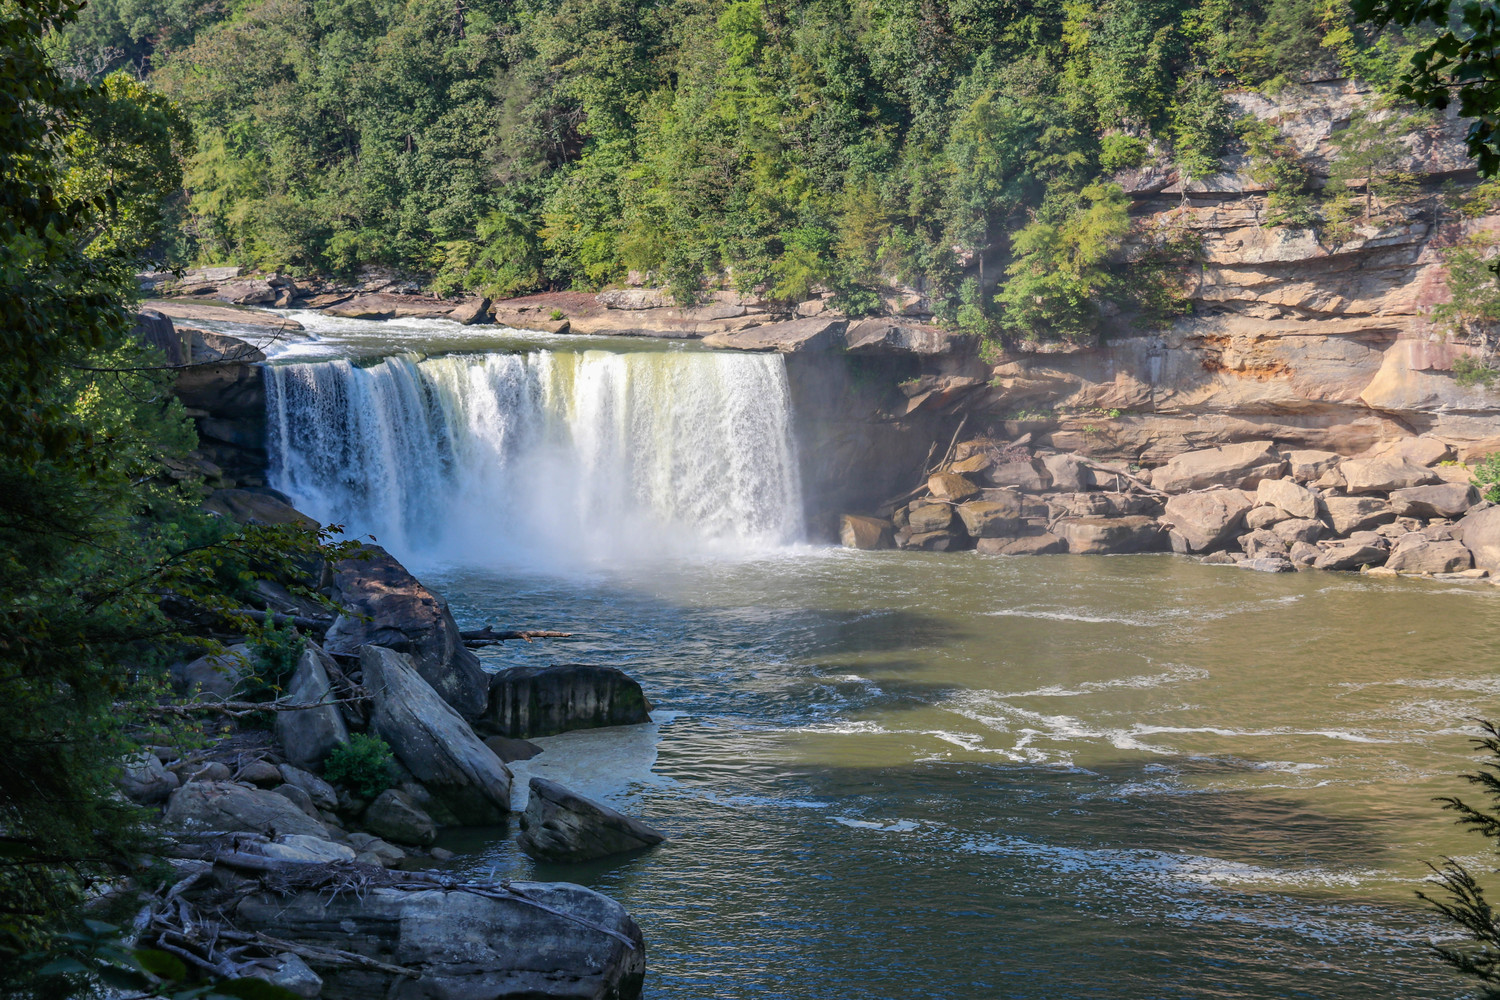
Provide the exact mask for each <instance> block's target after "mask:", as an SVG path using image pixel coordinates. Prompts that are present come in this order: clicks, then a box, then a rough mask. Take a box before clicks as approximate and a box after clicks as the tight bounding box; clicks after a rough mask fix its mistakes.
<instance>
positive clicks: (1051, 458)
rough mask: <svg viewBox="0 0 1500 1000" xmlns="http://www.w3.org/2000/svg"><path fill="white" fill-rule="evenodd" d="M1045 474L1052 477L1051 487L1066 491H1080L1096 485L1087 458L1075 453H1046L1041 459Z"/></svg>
mask: <svg viewBox="0 0 1500 1000" xmlns="http://www.w3.org/2000/svg"><path fill="white" fill-rule="evenodd" d="M1042 465H1043V466H1044V467H1045V468H1046V470H1047V475H1048V476H1049V477H1051V479H1052V488H1053V489H1055V490H1064V491H1066V492H1068V493H1081V492H1085V491H1087V490H1091V489H1093V488H1094V487H1096V486H1097V485H1098V481H1097V480H1096V479H1095V477H1094V469H1093V466H1092V465H1090V464H1089V462H1088V460H1087V459H1084V458H1080V457H1079V456H1077V455H1072V454H1062V455H1047V456H1045V457H1044V458H1043V459H1042Z"/></svg>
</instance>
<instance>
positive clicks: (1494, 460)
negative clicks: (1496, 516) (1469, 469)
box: [1473, 451, 1500, 503]
mask: <svg viewBox="0 0 1500 1000" xmlns="http://www.w3.org/2000/svg"><path fill="white" fill-rule="evenodd" d="M1473 483H1474V485H1475V486H1477V487H1479V493H1480V495H1481V496H1482V497H1484V498H1485V499H1486V500H1488V501H1489V502H1490V503H1500V451H1492V452H1490V453H1489V454H1488V455H1486V456H1484V458H1483V459H1481V460H1480V462H1479V464H1478V465H1476V466H1474V479H1473Z"/></svg>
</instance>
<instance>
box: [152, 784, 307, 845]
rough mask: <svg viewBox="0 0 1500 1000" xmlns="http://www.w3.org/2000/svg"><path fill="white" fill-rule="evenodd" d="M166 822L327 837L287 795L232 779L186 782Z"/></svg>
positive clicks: (221, 829)
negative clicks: (249, 785) (249, 786)
mask: <svg viewBox="0 0 1500 1000" xmlns="http://www.w3.org/2000/svg"><path fill="white" fill-rule="evenodd" d="M165 822H166V824H167V826H168V827H170V828H172V829H177V830H194V831H200V830H201V831H213V832H219V833H263V834H265V835H266V836H267V837H272V838H274V837H277V836H280V835H282V834H288V833H300V834H306V835H307V836H309V837H319V838H326V837H327V836H328V831H327V830H326V829H325V828H324V827H323V824H322V823H319V822H318V821H317V820H315V819H313V818H312V817H311V816H309V815H307V814H306V813H304V812H303V811H302V810H301V809H298V808H297V807H296V805H294V804H293V803H292V802H291V800H289V799H287V798H286V797H284V796H281V795H277V794H276V793H275V792H267V791H264V790H262V789H259V788H246V787H245V786H244V785H239V784H236V783H234V782H232V781H190V782H188V783H187V784H185V785H183V786H182V787H181V788H179V789H177V790H176V791H175V792H173V793H172V798H171V799H170V800H169V801H168V803H167V812H166V816H165Z"/></svg>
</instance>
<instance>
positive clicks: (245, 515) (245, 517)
mask: <svg viewBox="0 0 1500 1000" xmlns="http://www.w3.org/2000/svg"><path fill="white" fill-rule="evenodd" d="M203 509H204V510H206V511H209V512H211V513H214V514H219V515H221V516H223V517H227V518H229V519H230V520H231V521H235V522H237V523H239V524H249V525H277V524H294V525H300V526H301V527H303V528H306V529H307V530H308V531H316V530H317V529H318V522H317V521H315V520H313V519H312V518H310V517H308V516H307V515H306V514H304V513H302V512H301V511H300V510H298V509H297V508H295V507H293V506H292V505H291V504H290V503H288V502H287V501H286V499H285V498H284V497H283V496H282V495H281V494H279V493H277V492H276V491H274V490H264V489H243V490H238V489H236V490H229V489H225V490H214V491H213V492H212V493H210V494H209V495H208V499H206V500H204V501H203Z"/></svg>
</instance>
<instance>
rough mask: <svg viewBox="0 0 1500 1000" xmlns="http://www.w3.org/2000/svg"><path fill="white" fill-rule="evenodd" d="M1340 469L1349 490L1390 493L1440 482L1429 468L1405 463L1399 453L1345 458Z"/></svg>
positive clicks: (1438, 477)
mask: <svg viewBox="0 0 1500 1000" xmlns="http://www.w3.org/2000/svg"><path fill="white" fill-rule="evenodd" d="M1339 471H1340V472H1342V473H1343V474H1344V482H1345V483H1346V484H1347V489H1348V491H1349V492H1350V493H1389V492H1391V491H1392V490H1404V489H1408V488H1410V487H1413V486H1427V485H1429V484H1432V483H1440V482H1442V481H1443V480H1442V477H1441V476H1439V475H1438V474H1437V473H1435V472H1433V471H1432V470H1431V469H1429V468H1427V467H1426V466H1422V465H1417V464H1415V463H1413V462H1408V461H1407V460H1406V459H1404V458H1402V457H1401V456H1400V455H1377V456H1374V457H1371V458H1350V459H1345V460H1344V462H1343V464H1341V465H1340V466H1339Z"/></svg>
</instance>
